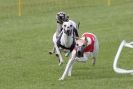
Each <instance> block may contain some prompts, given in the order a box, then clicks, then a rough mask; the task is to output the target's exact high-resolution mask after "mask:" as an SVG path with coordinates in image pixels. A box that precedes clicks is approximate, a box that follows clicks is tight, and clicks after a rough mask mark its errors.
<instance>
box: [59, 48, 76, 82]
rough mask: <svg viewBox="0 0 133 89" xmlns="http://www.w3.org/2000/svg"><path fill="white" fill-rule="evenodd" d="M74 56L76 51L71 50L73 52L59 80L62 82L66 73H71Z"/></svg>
mask: <svg viewBox="0 0 133 89" xmlns="http://www.w3.org/2000/svg"><path fill="white" fill-rule="evenodd" d="M75 56H76V51H75V50H73V51H72V55H71V58H70V59H69V61H68V63H67V65H66V68H65V71H64V73H63V75H62V77H61V78H60V79H59V80H64V78H65V77H66V75H67V74H68V72H70V73H71V67H72V64H73V63H74V61H75Z"/></svg>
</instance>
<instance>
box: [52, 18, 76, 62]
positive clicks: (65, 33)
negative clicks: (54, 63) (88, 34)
mask: <svg viewBox="0 0 133 89" xmlns="http://www.w3.org/2000/svg"><path fill="white" fill-rule="evenodd" d="M75 28H77V25H76V23H75V22H74V21H72V20H69V21H67V22H64V23H63V25H62V31H61V33H60V34H59V36H58V37H57V35H56V32H55V33H54V35H53V43H54V49H53V52H51V53H50V54H52V53H54V52H55V53H56V56H58V57H59V65H60V64H62V63H63V61H64V60H63V58H62V55H61V52H60V49H59V48H62V49H67V50H70V52H71V51H72V50H73V49H74V47H75V38H76V34H75V30H77V29H75Z"/></svg>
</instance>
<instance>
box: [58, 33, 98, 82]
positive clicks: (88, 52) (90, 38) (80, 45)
mask: <svg viewBox="0 0 133 89" xmlns="http://www.w3.org/2000/svg"><path fill="white" fill-rule="evenodd" d="M98 51H99V43H98V39H97V37H96V36H95V35H94V34H92V33H88V32H86V33H84V34H83V35H82V37H81V38H79V39H78V40H76V44H75V48H74V49H73V51H72V53H71V57H70V59H69V60H68V63H67V65H66V68H65V71H64V73H63V75H62V76H61V78H60V79H59V80H64V78H65V77H66V75H68V76H71V71H72V65H73V63H74V62H75V61H82V62H86V61H87V60H88V59H90V58H93V65H95V63H96V57H97V54H98Z"/></svg>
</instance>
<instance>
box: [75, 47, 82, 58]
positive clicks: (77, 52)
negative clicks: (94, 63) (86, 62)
mask: <svg viewBox="0 0 133 89" xmlns="http://www.w3.org/2000/svg"><path fill="white" fill-rule="evenodd" d="M83 53H84V49H83V48H82V47H78V48H77V51H76V56H77V57H83Z"/></svg>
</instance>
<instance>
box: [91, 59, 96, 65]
mask: <svg viewBox="0 0 133 89" xmlns="http://www.w3.org/2000/svg"><path fill="white" fill-rule="evenodd" d="M92 64H93V66H94V65H95V64H96V57H93V62H92Z"/></svg>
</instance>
